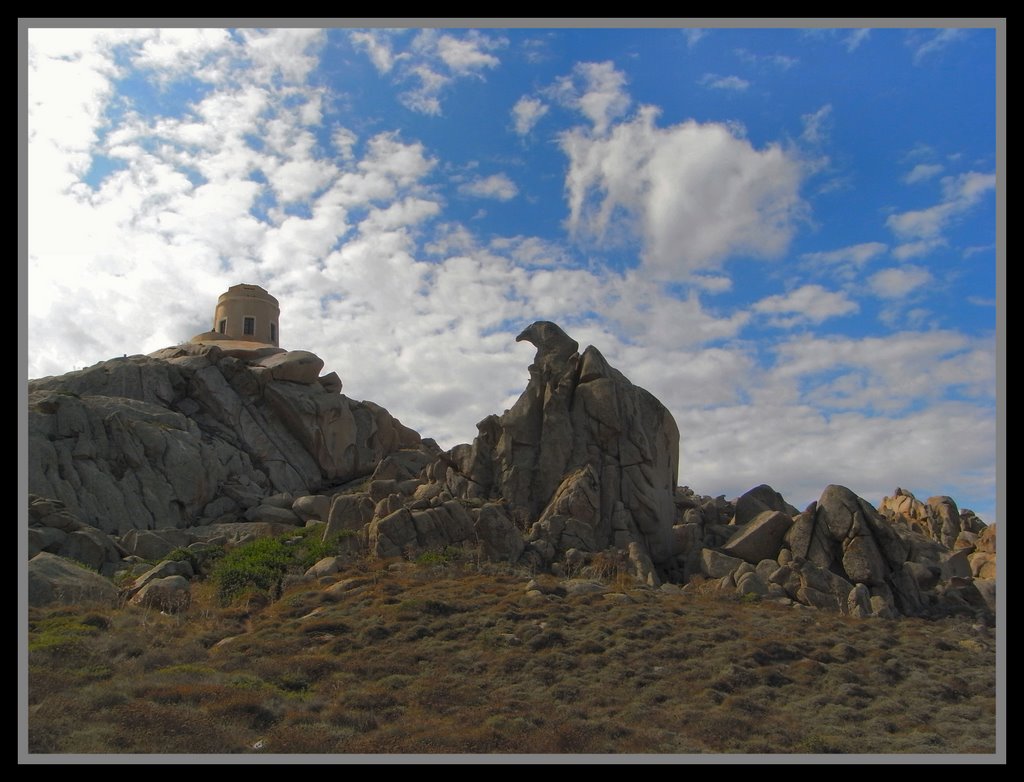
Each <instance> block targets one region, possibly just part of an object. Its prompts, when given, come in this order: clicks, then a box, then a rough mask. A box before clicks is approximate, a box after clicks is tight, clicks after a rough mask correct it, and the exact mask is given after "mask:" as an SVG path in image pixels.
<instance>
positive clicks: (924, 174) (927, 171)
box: [903, 163, 943, 185]
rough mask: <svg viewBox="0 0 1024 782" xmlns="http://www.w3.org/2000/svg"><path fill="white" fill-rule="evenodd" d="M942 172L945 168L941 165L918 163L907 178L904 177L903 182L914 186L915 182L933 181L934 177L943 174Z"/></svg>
mask: <svg viewBox="0 0 1024 782" xmlns="http://www.w3.org/2000/svg"><path fill="white" fill-rule="evenodd" d="M942 170H943V167H942V165H940V164H939V163H918V164H917V165H916V166H914V167H913V168H912V169H910V171H908V172H907V174H906V176H904V177H903V181H904V182H906V183H907V184H908V185H912V184H914V182H923V181H924V180H926V179H931V178H932V177H933V176H937V175H938V174H941V173H942Z"/></svg>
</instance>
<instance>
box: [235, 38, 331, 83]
mask: <svg viewBox="0 0 1024 782" xmlns="http://www.w3.org/2000/svg"><path fill="white" fill-rule="evenodd" d="M240 35H241V36H242V38H243V39H244V41H245V54H246V56H247V57H248V58H249V61H250V63H251V64H252V67H253V68H254V71H253V75H254V76H255V78H257V79H259V80H261V81H264V82H269V81H271V80H272V79H273V78H274V77H275V76H280V77H281V78H282V79H284V80H285V81H286V82H294V83H299V82H303V81H305V79H306V77H307V76H308V75H309V74H310V72H311V71H312V70H313V69H314V68H315V67H316V66H317V63H319V61H320V58H319V50H320V49H321V48H323V45H324V44H325V43H326V42H327V32H326V30H322V29H308V30H303V29H297V28H275V29H271V30H242V31H241V32H240Z"/></svg>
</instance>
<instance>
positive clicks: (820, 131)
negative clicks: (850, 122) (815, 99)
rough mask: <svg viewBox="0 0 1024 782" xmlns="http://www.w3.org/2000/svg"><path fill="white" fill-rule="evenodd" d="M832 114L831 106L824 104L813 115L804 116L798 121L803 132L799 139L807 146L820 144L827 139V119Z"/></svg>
mask: <svg viewBox="0 0 1024 782" xmlns="http://www.w3.org/2000/svg"><path fill="white" fill-rule="evenodd" d="M831 113H832V104H831V103H826V104H825V105H824V106H822V107H821V108H820V109H818V110H817V111H816V112H814V113H813V114H804V115H802V116H801V117H800V120H801V121H802V122H803V123H804V131H803V133H801V134H800V138H802V139H803V140H804V141H806V142H807V143H809V144H821V143H822V142H823V141H825V139H826V138H827V135H828V134H827V125H828V117H829V115H830V114H831Z"/></svg>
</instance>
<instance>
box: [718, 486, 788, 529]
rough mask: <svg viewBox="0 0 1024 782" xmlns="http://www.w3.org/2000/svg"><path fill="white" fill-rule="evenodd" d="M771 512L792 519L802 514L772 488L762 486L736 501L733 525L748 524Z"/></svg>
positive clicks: (756, 487)
mask: <svg viewBox="0 0 1024 782" xmlns="http://www.w3.org/2000/svg"><path fill="white" fill-rule="evenodd" d="M769 510H774V511H779V512H781V513H784V514H786V515H787V516H789V517H790V518H792V517H793V516H795V515H796V514H797V513H799V512H800V511H798V510H797V509H796V508H794V507H793V506H792V505H790V504H789V503H788V502H786V501H785V500H784V499H783V498H782V495H781V494H779V493H778V492H777V491H775V489H773V488H772V487H771V486H768V485H767V484H761V485H760V486H755V487H754V488H753V489H751V490H750V491H748V492H746V493H744V494H742V495H741V496H740V497H738V498H737V499H736V513H735V517H734V519H733V523H734V524H746V523H748V522H750V521H753V519H754V518H755V517H757V516H759V515H760V514H762V513H764V512H765V511H769Z"/></svg>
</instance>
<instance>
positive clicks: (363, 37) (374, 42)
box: [348, 30, 395, 73]
mask: <svg viewBox="0 0 1024 782" xmlns="http://www.w3.org/2000/svg"><path fill="white" fill-rule="evenodd" d="M394 33H395V31H393V30H353V31H352V32H350V33H349V34H348V35H349V40H351V41H352V43H353V44H354V45H355V46H356V48H362V49H364V50H365V51H366V54H367V56H369V58H370V62H372V63H373V67H374V68H376V69H377V71H378V72H380V73H388V72H389V71H390V70H391V68H392V67H393V66H394V64H395V54H394V52H393V51H392V49H391V37H392V36H393V35H394Z"/></svg>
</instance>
